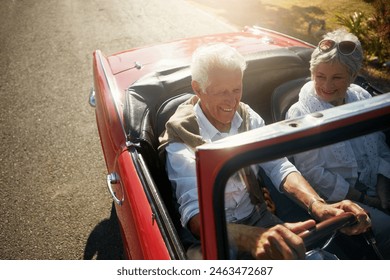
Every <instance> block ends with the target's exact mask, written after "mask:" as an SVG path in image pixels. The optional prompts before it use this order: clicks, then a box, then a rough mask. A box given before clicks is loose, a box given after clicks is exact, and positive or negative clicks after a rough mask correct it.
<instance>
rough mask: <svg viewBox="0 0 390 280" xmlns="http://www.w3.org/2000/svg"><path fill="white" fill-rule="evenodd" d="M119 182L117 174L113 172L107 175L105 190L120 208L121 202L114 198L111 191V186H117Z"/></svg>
mask: <svg viewBox="0 0 390 280" xmlns="http://www.w3.org/2000/svg"><path fill="white" fill-rule="evenodd" d="M119 182H120V179H119V176H118V174H117V173H115V172H113V173H110V174H108V175H107V188H108V191H109V192H110V194H111V196H112V198H113V199H114V201H115V203H116V204H118V205H119V206H121V205H122V204H123V200H120V199H118V198H117V197H116V194H115V192H114V190H113V189H112V185H113V184H118V183H119Z"/></svg>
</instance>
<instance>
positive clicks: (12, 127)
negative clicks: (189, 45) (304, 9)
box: [0, 0, 233, 260]
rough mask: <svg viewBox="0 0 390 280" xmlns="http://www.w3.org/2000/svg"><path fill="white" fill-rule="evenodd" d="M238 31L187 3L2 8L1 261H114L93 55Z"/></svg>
mask: <svg viewBox="0 0 390 280" xmlns="http://www.w3.org/2000/svg"><path fill="white" fill-rule="evenodd" d="M231 30H233V27H232V26H229V25H227V24H225V23H223V22H221V21H219V20H218V19H216V18H213V17H212V16H210V15H208V14H206V13H205V12H202V11H200V10H199V9H198V8H196V7H195V6H192V5H191V4H190V3H189V2H187V1H184V0H164V1H159V0H126V1H125V0H110V1H106V0H69V1H63V0H37V1H30V0H15V1H2V5H1V7H0V38H1V39H0V65H1V66H0V140H1V145H0V170H1V171H0V172H1V175H0V221H1V222H0V259H3V260H5V259H12V260H20V259H29V260H31V259H37V260H52V259H66V260H73V259H118V258H120V257H121V254H120V253H121V244H120V238H119V235H118V232H117V228H116V223H115V219H113V218H112V217H111V203H112V201H111V198H110V195H109V193H108V191H107V190H106V184H105V176H106V167H105V163H104V158H103V154H102V151H101V146H100V142H99V137H98V132H97V128H96V123H95V115H94V111H93V109H92V108H91V107H89V105H88V104H87V98H88V94H89V90H90V88H91V86H92V67H91V66H92V52H93V51H94V50H95V49H100V50H102V52H103V53H106V54H110V53H115V52H118V51H121V50H124V49H129V48H133V47H138V46H143V45H149V44H155V43H159V42H163V41H167V40H174V39H179V38H183V37H189V36H197V35H202V34H208V33H215V32H224V31H231Z"/></svg>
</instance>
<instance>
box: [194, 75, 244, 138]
mask: <svg viewBox="0 0 390 280" xmlns="http://www.w3.org/2000/svg"><path fill="white" fill-rule="evenodd" d="M198 97H199V98H200V100H201V103H200V105H201V108H202V110H203V113H204V114H205V116H206V117H207V119H208V120H209V121H210V122H211V124H213V125H214V127H215V128H216V129H218V130H219V131H221V132H228V131H229V130H230V124H231V122H232V120H233V117H234V114H235V112H236V111H237V108H238V105H239V103H240V100H241V97H242V73H241V71H240V70H235V71H232V70H226V69H215V70H214V71H212V72H211V74H210V75H209V86H208V87H207V88H206V90H205V92H202V91H201V92H200V93H198Z"/></svg>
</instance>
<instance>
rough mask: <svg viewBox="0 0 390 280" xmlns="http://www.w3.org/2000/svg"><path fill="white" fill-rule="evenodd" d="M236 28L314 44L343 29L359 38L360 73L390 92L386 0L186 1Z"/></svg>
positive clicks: (388, 7)
mask: <svg viewBox="0 0 390 280" xmlns="http://www.w3.org/2000/svg"><path fill="white" fill-rule="evenodd" d="M190 1H191V2H194V3H196V4H198V5H201V6H203V8H206V9H208V10H209V11H210V12H212V13H214V14H216V15H217V16H219V17H221V18H225V19H228V20H229V22H230V23H232V24H235V25H236V26H239V27H240V26H241V27H242V26H244V25H258V26H261V27H265V28H269V29H273V30H276V31H279V32H282V33H286V34H288V35H291V36H293V37H297V38H299V39H302V40H304V41H307V42H310V43H312V44H314V45H316V44H317V43H318V42H319V41H320V40H321V38H322V35H324V34H325V33H326V32H328V31H331V30H334V29H337V28H340V27H345V28H347V29H348V30H349V31H350V32H352V33H354V34H355V35H356V36H358V38H359V39H360V41H361V43H362V45H363V49H364V52H365V55H366V60H365V65H364V67H363V70H362V72H363V74H364V75H365V76H366V77H367V79H368V80H369V82H370V83H372V84H373V85H374V86H376V87H378V88H379V89H382V90H383V91H390V65H389V64H390V5H389V0H332V1H324V0H311V1H307V0H245V1H237V0H224V1H209V0H190Z"/></svg>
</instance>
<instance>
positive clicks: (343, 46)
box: [318, 39, 357, 55]
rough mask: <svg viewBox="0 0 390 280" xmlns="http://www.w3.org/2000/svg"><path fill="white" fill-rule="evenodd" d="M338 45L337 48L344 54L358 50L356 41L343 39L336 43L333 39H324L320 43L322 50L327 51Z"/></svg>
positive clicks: (319, 46)
mask: <svg viewBox="0 0 390 280" xmlns="http://www.w3.org/2000/svg"><path fill="white" fill-rule="evenodd" d="M335 47H337V50H338V51H339V52H340V53H341V54H344V55H350V54H352V53H353V52H354V51H355V50H356V47H357V45H356V43H355V42H352V41H341V42H339V43H336V42H335V41H333V40H331V39H324V40H322V41H321V42H319V43H318V48H319V49H320V51H321V52H323V53H326V52H329V51H331V50H333V49H334V48H335Z"/></svg>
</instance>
